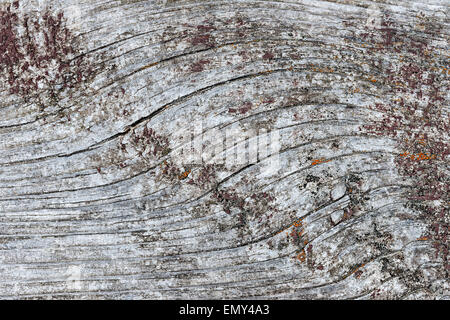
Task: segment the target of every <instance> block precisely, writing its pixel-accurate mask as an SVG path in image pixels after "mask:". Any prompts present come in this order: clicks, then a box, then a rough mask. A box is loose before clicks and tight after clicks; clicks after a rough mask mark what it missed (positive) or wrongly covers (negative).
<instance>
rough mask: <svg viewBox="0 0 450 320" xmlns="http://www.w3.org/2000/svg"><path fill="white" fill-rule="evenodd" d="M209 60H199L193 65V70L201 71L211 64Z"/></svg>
mask: <svg viewBox="0 0 450 320" xmlns="http://www.w3.org/2000/svg"><path fill="white" fill-rule="evenodd" d="M209 63H210V61H209V60H199V61H197V62H195V63H193V64H192V65H191V68H190V70H191V71H192V72H201V71H203V70H204V69H205V65H207V64H209Z"/></svg>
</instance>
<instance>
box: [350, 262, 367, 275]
mask: <svg viewBox="0 0 450 320" xmlns="http://www.w3.org/2000/svg"><path fill="white" fill-rule="evenodd" d="M365 265H366V264H365V263H363V264H362V265H360V266H359V267H356V268H355V270H353V271H352V273H351V274H354V273H355V272H356V271H358V270H359V269H361V268H363V267H364V266H365Z"/></svg>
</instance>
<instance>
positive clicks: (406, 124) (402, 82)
mask: <svg viewBox="0 0 450 320" xmlns="http://www.w3.org/2000/svg"><path fill="white" fill-rule="evenodd" d="M425 24H426V23H425ZM426 25H427V27H426V28H425V30H424V32H425V33H430V34H437V33H438V32H439V29H440V26H439V25H436V24H434V25H432V24H426ZM360 36H361V37H362V39H363V40H365V41H366V42H367V43H368V44H369V45H370V49H368V51H369V52H376V51H377V52H382V53H383V54H386V55H390V56H392V57H396V56H398V57H399V58H398V59H397V60H396V59H392V60H387V61H385V63H384V64H383V66H382V70H380V74H382V75H385V76H384V79H383V78H381V79H379V80H377V83H378V82H381V83H382V84H383V86H384V87H385V88H386V90H387V94H388V96H392V97H393V98H391V99H390V101H388V102H386V103H384V104H382V103H379V104H375V105H374V106H372V107H371V108H372V109H373V110H374V111H377V112H378V113H381V116H378V118H379V120H376V121H373V123H372V124H368V125H365V126H364V129H365V131H366V132H368V133H370V134H374V135H377V136H385V137H389V138H393V139H395V140H396V141H397V142H398V150H400V152H399V155H398V156H397V157H396V158H395V163H396V165H397V168H398V171H399V173H400V174H401V175H403V176H405V177H408V178H410V179H411V180H412V181H414V186H413V187H412V188H411V190H410V192H409V196H408V198H409V201H410V202H409V204H408V205H409V206H410V207H411V208H415V209H418V210H420V211H421V212H422V213H423V217H424V219H425V220H426V221H427V222H428V224H429V225H430V228H429V233H428V234H427V235H424V237H427V238H429V239H432V241H433V246H434V247H435V249H436V254H440V255H441V257H442V259H443V261H444V270H445V273H446V275H447V277H448V274H449V263H448V241H447V235H448V219H447V218H446V217H448V211H446V210H447V209H446V208H445V203H447V202H448V198H449V197H448V195H449V193H450V192H449V191H450V179H449V177H448V174H447V172H446V161H447V157H448V155H449V154H450V144H449V140H448V132H449V131H450V130H449V129H450V123H449V118H448V115H447V114H446V113H445V112H444V110H445V105H448V101H447V100H446V92H447V90H448V85H447V86H445V84H446V83H448V76H447V74H446V73H442V72H441V68H440V67H439V64H440V62H439V61H438V60H436V59H434V58H433V57H432V56H431V55H430V53H432V52H434V51H435V48H433V47H432V46H431V45H430V44H429V43H428V42H427V41H426V40H424V38H418V37H415V36H414V33H409V32H408V30H404V29H402V26H401V25H399V24H397V23H396V22H394V21H393V20H392V19H391V18H390V17H389V16H385V17H384V19H383V22H382V26H381V28H379V29H374V30H368V32H365V33H362V34H360ZM370 58H371V55H368V59H369V61H370ZM435 201H437V203H440V205H439V204H436V202H435ZM444 212H445V213H444ZM442 230H444V231H442Z"/></svg>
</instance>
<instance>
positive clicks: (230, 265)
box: [0, 0, 450, 299]
mask: <svg viewBox="0 0 450 320" xmlns="http://www.w3.org/2000/svg"><path fill="white" fill-rule="evenodd" d="M5 6H6V4H4V7H5ZM46 9H49V10H50V12H52V13H54V14H55V15H56V14H57V13H58V12H64V21H65V23H66V26H67V28H68V29H70V30H71V32H72V33H73V36H74V39H73V43H74V45H75V48H76V50H77V52H76V54H83V56H84V57H85V58H84V60H83V61H84V62H83V63H85V64H86V65H89V66H91V67H92V69H93V71H92V78H89V79H86V80H83V81H81V83H80V84H77V85H76V86H75V87H74V88H72V89H68V90H62V91H61V93H60V95H59V96H58V98H57V101H56V102H55V101H50V100H48V99H47V98H45V97H46V94H45V93H43V92H40V91H39V95H40V97H41V98H42V99H37V98H36V97H32V98H29V97H28V100H26V99H25V98H24V97H23V96H21V95H18V94H12V93H10V91H9V87H8V83H7V81H6V80H4V79H6V78H5V77H6V73H4V71H2V72H3V73H2V84H1V85H0V89H1V92H0V165H1V166H0V298H3V299H6V298H7V299H11V298H33V299H37V298H49V299H74V298H82V299H98V298H112V299H127V298H132V299H138V298H150V299H175V298H177V299H179V298H185V299H191V298H200V299H210V298H218V299H221V298H255V297H257V298H287V299H330V298H332V299H358V298H360V299H376V298H382V299H411V298H412V299H448V298H449V297H450V293H449V282H448V271H449V270H448V269H446V268H448V262H446V261H447V257H446V256H445V254H442V252H441V253H439V254H437V255H436V254H435V251H436V250H435V248H434V247H433V243H434V242H436V241H441V242H442V243H441V244H442V246H444V247H447V246H448V240H447V238H446V236H445V238H443V236H442V230H443V229H442V228H445V221H446V223H447V224H446V226H447V232H448V211H445V212H444V218H440V219H441V220H439V221H440V222H439V223H440V226H441V229H440V230H441V231H440V232H441V233H440V234H441V238H439V239H437V240H436V239H434V240H431V239H428V238H424V235H426V234H427V232H428V230H429V228H430V227H431V226H432V224H433V223H435V222H433V221H434V220H433V221H432V220H430V219H429V218H423V217H422V213H421V211H420V210H419V209H418V208H417V207H412V206H411V205H410V203H411V200H409V199H408V195H409V194H410V192H411V190H414V189H415V188H416V185H417V183H418V182H417V181H415V179H414V177H407V176H405V175H404V174H402V173H401V172H400V171H399V170H400V169H399V167H398V165H397V164H396V162H395V159H397V158H398V157H399V154H401V153H402V152H404V151H405V150H402V149H401V148H399V144H398V143H399V141H397V140H396V139H394V138H393V137H390V136H387V135H381V136H376V135H373V134H370V133H369V132H367V131H365V130H364V125H369V124H370V123H371V122H372V121H374V120H378V119H381V117H382V113H381V112H380V111H377V110H376V109H375V108H373V106H374V105H375V104H376V103H381V104H388V105H389V104H390V103H391V101H392V100H393V99H395V98H398V97H399V95H398V94H396V93H394V92H393V91H392V89H390V88H391V87H390V86H389V85H386V83H383V82H382V81H380V80H379V81H377V82H375V81H370V79H371V77H374V78H377V79H381V78H383V77H384V76H387V75H385V74H383V66H384V65H385V64H387V63H393V62H395V61H398V59H400V58H399V57H398V56H397V55H396V54H395V53H394V52H387V51H374V52H372V51H370V44H367V43H366V45H364V42H363V40H361V39H360V38H358V35H359V34H361V33H362V32H365V30H366V29H365V28H366V27H367V25H368V21H369V22H370V21H371V20H369V19H370V17H371V15H370V13H371V12H375V13H376V14H378V13H380V14H385V13H389V14H390V16H391V17H393V19H394V20H395V21H396V22H397V23H398V24H399V25H402V26H403V27H404V28H405V29H404V30H410V32H411V34H413V36H415V37H417V38H420V39H426V41H427V42H428V46H429V48H432V49H433V50H434V51H433V56H432V58H433V61H435V62H431V61H430V65H431V64H433V66H434V65H435V64H436V65H438V64H441V66H444V67H445V65H444V64H445V63H447V64H448V58H449V51H448V49H449V48H448V38H449V28H448V26H449V20H448V11H449V3H448V1H445V0H432V1H426V3H424V1H419V0H414V1H411V0H408V1H406V0H404V1H403V0H399V1H393V0H392V1H388V0H386V1H366V0H355V1H346V0H336V1H320V0H309V1H308V0H295V1H284V0H283V1H253V0H248V1H232V0H230V1H191V0H172V1H171V0H167V1H138V0H135V1H132V0H129V1H128V0H122V1H100V0H95V1H93V0H85V1H84V0H83V1H81V0H80V1H77V0H63V1H50V0H48V1H32V0H28V1H25V0H22V1H20V6H19V8H18V9H17V10H16V12H18V13H19V17H22V16H23V15H24V14H28V15H31V16H33V15H34V16H36V17H38V16H40V15H42V13H43V12H45V10H46ZM376 14H374V15H372V17H375V18H376V17H377V15H376ZM375 18H374V19H375ZM422 21H428V22H430V23H432V24H436V25H440V26H441V28H440V30H438V31H432V32H429V33H427V32H424V31H423V30H422V29H421V28H422V27H421V26H420V25H421V23H422ZM418 25H419V27H418ZM424 28H425V27H424ZM427 30H428V29H427ZM409 58H410V59H413V60H414V59H415V56H414V55H413V54H411V55H410V57H409ZM402 59H408V56H407V54H405V57H403V58H402ZM430 59H431V58H430ZM425 67H428V66H425ZM425 67H424V68H425ZM447 67H448V65H447ZM0 71H1V70H0ZM36 72H39V71H36ZM442 77H445V74H444V76H442ZM439 85H440V86H441V88H443V89H442V90H441V92H443V96H444V98H445V100H444V101H443V102H439V103H441V105H442V106H441V109H442V115H441V118H442V119H443V121H444V122H445V121H446V122H445V123H446V124H447V125H448V97H449V96H448V92H449V91H448V76H447V77H446V78H442V79H441V78H440V80H439ZM445 88H447V90H445ZM408 94H409V93H405V94H404V95H403V96H404V97H405V99H406V97H407V96H408ZM45 99H47V100H45ZM249 103H250V104H249ZM246 106H250V107H249V108H248V110H247V109H243V110H242V109H239V108H245V107H246ZM241 111H242V112H241ZM197 120H201V121H203V129H204V130H205V132H206V133H207V132H211V131H212V130H213V129H214V128H217V129H218V130H219V132H221V133H224V132H225V130H227V129H229V128H231V127H232V125H238V126H239V128H240V129H241V130H242V131H244V132H252V130H262V129H266V130H269V131H277V130H278V131H279V133H280V143H281V151H280V161H281V169H280V171H279V172H277V173H276V174H273V175H267V176H264V174H263V173H264V170H263V169H264V168H265V166H266V165H267V161H268V160H270V159H265V160H261V161H258V162H257V163H256V164H250V165H242V166H240V167H234V168H226V167H221V168H219V167H215V168H214V171H216V173H215V174H216V176H215V178H211V179H212V180H213V181H212V182H211V183H210V184H208V183H205V184H201V185H195V184H189V183H188V181H189V180H190V179H191V178H195V177H197V176H198V174H199V173H200V171H201V170H202V168H199V167H193V168H192V171H191V173H190V174H189V176H188V178H186V179H179V178H177V176H174V177H169V176H168V175H164V174H162V173H161V171H162V169H163V167H164V161H168V162H169V163H176V164H179V163H182V162H183V159H182V158H179V157H180V155H179V153H178V151H179V150H180V148H181V147H182V146H183V145H182V142H181V141H182V138H183V136H184V135H186V132H189V130H190V128H191V124H192V123H195V121H197ZM144 127H147V128H152V129H153V130H154V131H155V132H156V134H157V135H159V136H161V139H163V138H167V139H168V147H169V148H170V149H167V150H165V151H161V152H158V153H157V156H152V155H148V154H146V152H145V150H146V147H148V145H145V144H144V145H142V144H139V143H137V144H136V143H134V142H133V138H134V137H135V136H136V135H140V134H141V133H142V130H143V129H144ZM433 130H434V129H430V131H429V135H430V136H433V134H434V136H433V137H439V139H440V141H442V143H443V144H444V145H446V146H447V148H448V143H449V140H448V132H443V130H442V129H440V128H437V129H436V130H434V131H433ZM433 141H434V140H433ZM162 144H163V143H162ZM121 145H124V146H125V147H123V148H122V147H121ZM139 151H142V152H144V154H143V155H139ZM147 152H148V150H147ZM322 158H323V159H327V160H330V161H329V162H324V163H320V164H317V165H312V161H314V160H315V159H322ZM435 161H437V162H436V163H438V166H439V168H441V169H440V170H444V171H443V172H444V173H446V175H443V176H442V179H444V180H443V181H448V155H444V156H443V157H441V158H439V159H436V160H435ZM177 168H178V169H179V170H180V171H179V172H178V173H177V174H179V173H180V172H183V171H184V170H187V167H181V166H180V165H178V167H177ZM354 177H356V178H357V179H358V181H356V180H355V181H356V182H355V181H353V180H352V179H354ZM214 182H217V183H218V186H219V190H232V189H233V191H232V192H233V194H235V195H238V196H239V199H246V200H245V201H246V203H247V204H246V206H247V207H246V208H250V209H249V212H250V213H249V215H248V220H247V221H246V222H245V223H244V225H239V215H240V214H241V212H242V210H241V209H239V208H238V206H237V205H236V206H233V205H230V208H229V210H230V213H226V211H227V205H226V203H227V202H226V201H225V202H222V203H221V202H220V201H219V200H217V198H216V197H215V196H216V195H217V193H216V192H215V191H214V187H215V185H214ZM358 182H359V183H358ZM230 192H231V191H230ZM263 192H267V193H268V194H270V195H271V196H272V197H273V198H274V200H273V201H266V200H264V201H262V200H258V199H259V198H258V199H256V200H252V199H251V195H253V194H260V193H263ZM252 201H253V202H252ZM448 201H449V197H448V193H444V195H443V196H442V197H441V198H440V199H438V200H434V201H428V202H427V201H425V203H431V204H430V205H434V208H435V212H438V211H439V210H441V209H442V210H448ZM346 208H347V209H346ZM348 208H353V209H351V210H352V213H350V214H347V213H345V212H348V211H345V210H348ZM353 211H354V212H353ZM439 212H440V211H439ZM253 214H254V215H258V214H259V215H261V216H262V219H261V221H260V220H259V218H258V217H253V216H252V215H253ZM270 215H271V217H269V216H270ZM299 218H302V219H303V220H302V226H301V228H303V235H302V238H301V240H299V241H300V243H296V242H295V241H292V240H291V239H290V238H289V237H288V236H287V235H286V233H287V231H288V230H289V232H290V231H291V230H292V228H293V227H291V225H292V224H293V223H294V222H295V221H298V219H299ZM442 221H444V222H442ZM288 228H289V229H288ZM301 228H300V227H299V231H300V229H301ZM279 231H282V232H279ZM421 238H422V239H421ZM424 239H425V240H424ZM427 239H428V240H427ZM304 241H306V243H307V244H306V245H305V244H304ZM311 248H312V249H311ZM302 250H304V251H303V253H304V259H302V258H301V257H302V256H301V254H302ZM299 254H300V259H299ZM446 254H447V255H448V252H447V253H446ZM300 260H303V261H300ZM446 263H447V264H446Z"/></svg>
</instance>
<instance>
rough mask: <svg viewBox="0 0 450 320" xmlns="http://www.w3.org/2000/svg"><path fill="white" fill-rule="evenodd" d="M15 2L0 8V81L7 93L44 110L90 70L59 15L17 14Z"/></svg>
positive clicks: (70, 90) (70, 91) (84, 78)
mask: <svg viewBox="0 0 450 320" xmlns="http://www.w3.org/2000/svg"><path fill="white" fill-rule="evenodd" d="M19 5H20V4H19V1H15V2H14V3H13V4H12V5H6V6H4V7H3V8H1V9H0V20H1V25H0V78H1V79H2V81H3V82H4V83H5V85H6V87H7V89H8V91H9V93H10V94H14V95H18V96H20V97H22V98H24V99H25V100H30V99H34V100H33V102H36V103H38V104H40V105H41V107H44V106H46V105H49V104H55V103H57V101H58V99H59V97H60V96H61V94H62V93H67V94H69V95H70V94H71V93H72V92H73V90H74V89H77V88H79V87H80V86H81V85H82V84H83V83H84V82H86V81H87V80H88V79H90V78H91V77H92V75H93V68H92V66H91V64H90V63H89V61H88V59H87V58H86V56H85V55H83V54H80V49H79V45H78V43H77V41H76V38H75V36H74V35H73V34H72V32H71V30H70V29H69V28H68V27H67V26H66V20H65V18H64V13H63V12H58V13H57V12H53V11H52V10H50V9H46V10H45V11H43V12H38V13H36V14H27V13H22V12H19V11H18V8H19Z"/></svg>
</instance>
